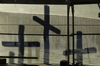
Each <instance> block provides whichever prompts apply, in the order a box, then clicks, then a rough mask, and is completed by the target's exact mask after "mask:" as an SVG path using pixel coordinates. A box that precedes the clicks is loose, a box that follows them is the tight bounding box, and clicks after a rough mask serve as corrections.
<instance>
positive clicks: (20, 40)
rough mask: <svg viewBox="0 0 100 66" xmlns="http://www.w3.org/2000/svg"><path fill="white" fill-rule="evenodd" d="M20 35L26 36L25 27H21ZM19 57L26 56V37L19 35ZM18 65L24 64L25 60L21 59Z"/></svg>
mask: <svg viewBox="0 0 100 66" xmlns="http://www.w3.org/2000/svg"><path fill="white" fill-rule="evenodd" d="M19 34H24V26H23V25H19ZM18 37H19V43H20V44H19V57H23V56H24V35H19V36H18ZM18 63H23V59H19V60H18Z"/></svg>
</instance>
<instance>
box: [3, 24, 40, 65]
mask: <svg viewBox="0 0 100 66" xmlns="http://www.w3.org/2000/svg"><path fill="white" fill-rule="evenodd" d="M18 34H22V35H18V38H19V39H18V40H19V41H18V42H8V41H3V42H2V45H3V46H5V47H19V49H18V52H19V57H24V47H29V48H30V47H40V43H39V42H37V41H34V42H32V41H30V42H24V35H23V34H24V26H23V25H19V32H18ZM31 50H32V49H31ZM31 50H28V56H32V52H31ZM30 53H31V54H30ZM37 53H38V54H37ZM13 55H14V54H13ZM37 55H39V49H37V48H36V56H37ZM11 56H12V55H11ZM37 57H39V56H37ZM10 59H11V58H10ZM11 60H13V59H11ZM29 60H31V59H29ZM9 62H10V61H9ZM13 62H14V61H12V62H10V63H13ZM18 63H21V64H22V63H23V58H21V59H18Z"/></svg>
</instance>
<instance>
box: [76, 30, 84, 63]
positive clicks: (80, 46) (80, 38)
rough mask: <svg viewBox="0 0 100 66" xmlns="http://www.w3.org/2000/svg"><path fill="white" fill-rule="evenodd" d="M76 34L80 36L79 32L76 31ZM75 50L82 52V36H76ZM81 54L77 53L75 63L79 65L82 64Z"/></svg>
mask: <svg viewBox="0 0 100 66" xmlns="http://www.w3.org/2000/svg"><path fill="white" fill-rule="evenodd" d="M77 34H82V32H81V31H77ZM77 49H78V50H80V51H81V50H82V35H77ZM82 54H83V53H82V52H79V53H77V63H81V64H82V62H83V59H82Z"/></svg>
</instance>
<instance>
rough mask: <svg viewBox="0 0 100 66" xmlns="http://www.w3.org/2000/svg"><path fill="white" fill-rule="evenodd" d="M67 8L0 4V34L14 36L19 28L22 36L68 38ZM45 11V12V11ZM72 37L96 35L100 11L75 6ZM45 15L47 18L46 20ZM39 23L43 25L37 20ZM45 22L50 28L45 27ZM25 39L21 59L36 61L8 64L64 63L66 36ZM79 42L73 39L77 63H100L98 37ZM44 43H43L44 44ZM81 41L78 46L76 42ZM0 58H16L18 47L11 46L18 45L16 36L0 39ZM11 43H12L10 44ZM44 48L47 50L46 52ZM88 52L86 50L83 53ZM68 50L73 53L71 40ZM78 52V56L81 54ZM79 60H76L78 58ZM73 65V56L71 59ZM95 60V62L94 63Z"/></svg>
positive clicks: (94, 36) (89, 6)
mask: <svg viewBox="0 0 100 66" xmlns="http://www.w3.org/2000/svg"><path fill="white" fill-rule="evenodd" d="M66 8H67V6H66V5H48V6H44V5H21V4H0V33H16V34H18V32H19V25H23V26H24V34H44V31H45V33H47V32H49V34H55V35H56V34H57V35H67V16H66V15H67V9H66ZM45 10H46V11H45ZM74 11H75V33H77V32H78V31H80V32H82V33H99V32H100V31H99V30H100V29H99V25H100V23H99V21H100V20H99V17H98V14H99V7H98V5H97V4H94V5H81V6H78V5H76V6H75V9H74ZM48 12H49V13H48ZM45 15H47V16H45ZM45 18H46V19H48V20H46V19H45ZM39 19H41V20H42V22H41V21H40V20H39ZM45 21H47V22H48V23H49V24H50V25H49V31H48V29H47V28H48V26H45V23H44V22H45ZM71 33H72V25H71V12H70V34H71ZM45 38H46V39H44V36H36V35H33V36H26V35H25V36H24V42H26V43H25V44H26V46H25V47H24V48H25V50H24V56H26V57H27V56H29V57H38V58H39V59H37V60H36V59H32V60H31V59H28V60H27V59H24V61H23V62H22V61H19V62H18V59H7V63H26V64H34V63H37V64H38V63H39V64H41V63H49V64H59V63H60V61H61V60H67V56H65V55H64V54H65V53H64V52H65V51H66V50H67V37H66V36H49V37H45ZM80 39H81V38H78V37H77V36H75V49H76V50H75V51H76V52H75V55H76V59H75V60H76V61H78V60H81V59H83V60H82V62H83V64H88V65H90V64H97V65H98V64H99V61H100V59H99V58H100V53H99V50H100V45H99V43H100V41H99V35H85V36H82V40H80ZM44 40H46V41H44ZM78 40H80V41H81V42H80V43H81V46H82V47H80V49H81V50H80V49H78V47H77V45H80V44H79V43H78V42H77V41H78ZM0 42H1V43H0V45H1V46H0V47H1V49H0V52H1V53H0V55H4V56H11V55H12V56H13V55H14V56H18V54H19V51H18V49H19V47H18V46H13V47H11V46H12V44H14V43H13V42H19V37H18V36H17V35H0ZM9 42H12V43H9ZM27 42H31V43H32V42H33V44H34V43H36V42H38V43H40V47H39V46H38V47H30V46H28V44H27ZM45 47H46V48H45ZM86 48H88V49H86ZM70 50H72V38H71V37H70ZM80 52H81V54H80ZM79 55H81V56H82V57H81V56H80V58H77V56H79ZM70 56H71V57H70V62H71V63H72V61H71V60H72V55H70ZM94 60H95V61H94Z"/></svg>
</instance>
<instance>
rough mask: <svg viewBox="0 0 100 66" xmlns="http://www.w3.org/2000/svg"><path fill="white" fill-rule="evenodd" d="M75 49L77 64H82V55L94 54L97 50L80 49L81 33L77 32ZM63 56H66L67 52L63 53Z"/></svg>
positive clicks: (92, 48)
mask: <svg viewBox="0 0 100 66" xmlns="http://www.w3.org/2000/svg"><path fill="white" fill-rule="evenodd" d="M77 34H79V35H77V45H76V46H77V48H76V49H75V51H74V52H75V54H76V55H77V59H76V60H77V63H83V57H82V56H83V54H89V53H96V52H97V49H96V48H94V47H91V48H84V49H82V35H81V34H82V32H81V31H78V32H77ZM72 52H73V51H72V50H70V55H71V54H72ZM64 55H67V51H64Z"/></svg>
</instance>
